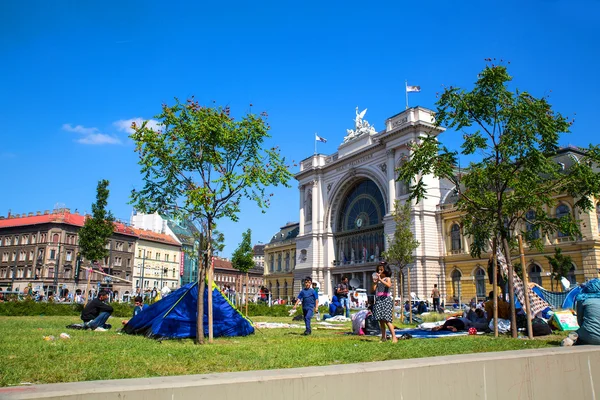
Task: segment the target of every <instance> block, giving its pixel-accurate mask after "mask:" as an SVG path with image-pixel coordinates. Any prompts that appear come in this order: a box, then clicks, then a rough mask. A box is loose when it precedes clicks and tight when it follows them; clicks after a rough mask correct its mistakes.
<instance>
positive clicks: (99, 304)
mask: <svg viewBox="0 0 600 400" xmlns="http://www.w3.org/2000/svg"><path fill="white" fill-rule="evenodd" d="M106 300H108V293H106V292H105V291H104V290H101V291H100V293H98V297H96V298H95V299H93V300H92V301H90V302H89V303H88V304H87V305H86V306H85V308H84V309H83V311H82V312H81V320H82V321H83V327H84V329H92V330H95V331H99V332H103V331H106V330H108V329H110V328H111V325H110V324H107V323H106V321H107V320H108V317H110V315H111V314H112V313H113V308H112V307H111V306H110V305H109V304H106Z"/></svg>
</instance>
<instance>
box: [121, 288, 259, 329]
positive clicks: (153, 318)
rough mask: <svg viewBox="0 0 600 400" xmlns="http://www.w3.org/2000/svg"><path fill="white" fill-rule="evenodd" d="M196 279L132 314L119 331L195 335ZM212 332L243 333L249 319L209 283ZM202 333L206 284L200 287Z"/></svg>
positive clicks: (205, 323) (205, 303)
mask: <svg viewBox="0 0 600 400" xmlns="http://www.w3.org/2000/svg"><path fill="white" fill-rule="evenodd" d="M197 285H198V283H189V284H187V285H185V286H183V287H181V288H180V289H178V290H176V291H174V292H172V293H171V294H170V295H169V296H167V297H165V298H163V299H162V300H160V301H157V302H156V303H154V304H152V305H150V306H149V307H147V308H146V309H144V311H143V312H140V313H139V314H138V315H136V316H134V317H133V318H132V319H131V320H129V322H128V323H127V325H125V326H124V327H123V331H124V332H125V333H129V334H142V335H146V336H148V337H152V338H157V339H158V338H177V339H182V338H195V337H196V332H197V331H196V321H197V315H198V312H197V310H198V289H197ZM212 294H213V336H214V337H219V336H247V335H250V334H252V333H254V327H253V326H252V323H251V322H250V321H249V320H248V319H247V318H245V317H244V316H243V315H242V314H241V313H240V312H239V311H238V310H237V309H236V308H235V307H234V306H233V304H231V303H230V301H229V300H228V299H227V298H226V297H225V296H223V294H222V293H221V292H220V291H219V289H218V288H217V287H216V286H215V285H213V292H212ZM203 318H204V335H208V288H205V289H204V315H203Z"/></svg>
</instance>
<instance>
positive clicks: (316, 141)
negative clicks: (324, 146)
mask: <svg viewBox="0 0 600 400" xmlns="http://www.w3.org/2000/svg"><path fill="white" fill-rule="evenodd" d="M316 154H317V132H315V155H316Z"/></svg>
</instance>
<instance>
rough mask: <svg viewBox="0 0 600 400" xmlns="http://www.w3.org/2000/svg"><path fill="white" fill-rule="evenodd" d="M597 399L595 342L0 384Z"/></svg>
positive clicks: (36, 392) (117, 395)
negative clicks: (252, 368) (208, 371)
mask: <svg viewBox="0 0 600 400" xmlns="http://www.w3.org/2000/svg"><path fill="white" fill-rule="evenodd" d="M382 394H383V395H384V396H383V397H384V398H387V399H435V400H449V399H460V400H465V399H487V400H495V399H511V400H513V399H544V400H550V399H562V400H575V399H577V400H580V399H594V400H595V399H596V398H597V396H599V397H598V399H600V347H592V346H578V347H566V348H552V349H539V350H524V351H508V352H498V353H483V354H468V355H459V356H445V357H434V358H421V359H412V360H394V361H383V362H374V363H361V364H348V365H336V366H328V367H308V368H294V369H284V370H270V371H251V372H234V373H223V374H207V375H188V376H173V377H164V378H146V379H124V380H111V381H93V382H81V383H61V384H54V385H35V386H25V387H12V388H0V398H2V399H73V400H74V399H85V400H112V399H115V400H117V399H118V400H138V399H139V400H141V399H144V400H154V399H169V400H183V399H194V400H200V399H210V400H215V399H219V400H224V399H237V400H249V399H261V400H271V399H273V400H281V399H298V400H307V399H326V400H332V399H344V400H349V399H364V400H367V399H377V398H381V397H382Z"/></svg>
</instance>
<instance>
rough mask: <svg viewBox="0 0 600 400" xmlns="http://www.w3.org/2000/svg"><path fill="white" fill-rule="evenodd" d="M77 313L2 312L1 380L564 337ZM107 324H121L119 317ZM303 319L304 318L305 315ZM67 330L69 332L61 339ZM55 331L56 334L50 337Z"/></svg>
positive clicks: (128, 373)
mask: <svg viewBox="0 0 600 400" xmlns="http://www.w3.org/2000/svg"><path fill="white" fill-rule="evenodd" d="M267 320H268V321H270V322H291V321H290V318H281V317H279V318H278V317H256V318H254V321H255V322H258V321H267ZM73 322H78V321H76V318H73V317H0V359H1V360H2V362H0V386H8V385H19V384H22V383H25V382H30V383H56V382H74V381H87V380H99V379H122V378H139V377H153V376H168V375H184V374H202V373H211V372H229V371H247V370H261V369H274V368H293V367H305V366H318V365H331V364H346V363H355V362H368V361H381V360H393V359H405V358H416V357H432V356H440V355H450V354H463V353H480V352H488V351H505V350H517V349H531V348H539V347H549V346H556V345H558V343H559V340H560V337H558V336H552V337H545V338H542V339H536V340H533V341H531V340H523V339H510V338H507V337H502V338H499V339H494V338H493V337H490V336H487V335H485V336H481V335H479V336H463V337H454V338H443V339H413V340H406V341H400V342H399V343H398V344H392V343H390V342H387V343H379V341H378V338H376V337H364V336H363V337H359V336H353V335H345V334H343V332H346V331H349V330H350V328H349V326H350V324H349V323H346V324H344V326H346V327H347V329H346V330H345V331H333V330H323V329H318V325H315V327H316V328H317V329H314V331H313V335H312V336H308V337H305V336H302V335H301V333H302V331H303V330H304V329H303V328H298V329H262V331H258V330H257V331H256V333H255V334H254V335H251V336H248V337H237V338H217V339H215V343H214V344H213V345H206V346H196V345H194V344H193V342H192V340H165V341H162V342H158V341H155V340H151V339H147V338H145V337H141V336H129V335H120V334H118V333H117V332H116V331H115V330H114V329H113V330H111V331H108V332H91V331H72V330H67V329H65V325H67V324H70V323H73ZM109 322H110V323H112V324H113V326H115V327H119V325H120V319H117V318H111V319H110V320H109ZM300 324H301V322H300ZM61 332H67V333H69V334H70V335H71V339H67V340H63V339H59V335H60V333H61ZM48 335H53V336H55V337H56V340H55V341H45V340H43V337H44V336H48Z"/></svg>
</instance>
